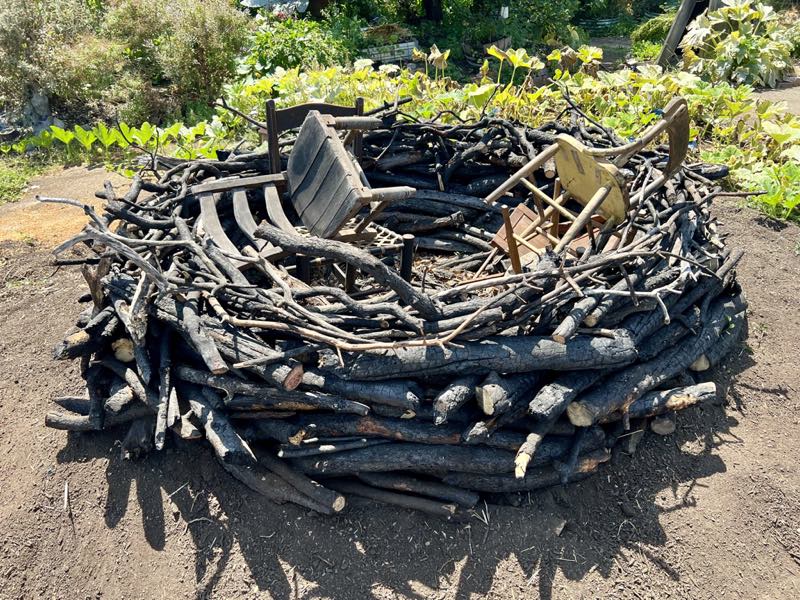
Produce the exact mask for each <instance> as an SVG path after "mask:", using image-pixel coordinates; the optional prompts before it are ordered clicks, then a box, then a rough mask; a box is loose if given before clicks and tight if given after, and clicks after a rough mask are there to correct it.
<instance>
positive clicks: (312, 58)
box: [239, 16, 351, 77]
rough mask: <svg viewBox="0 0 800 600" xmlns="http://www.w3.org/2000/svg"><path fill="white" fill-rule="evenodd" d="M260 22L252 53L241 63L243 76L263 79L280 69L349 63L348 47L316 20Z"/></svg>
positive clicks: (260, 19)
mask: <svg viewBox="0 0 800 600" xmlns="http://www.w3.org/2000/svg"><path fill="white" fill-rule="evenodd" d="M257 20H258V29H257V30H256V32H255V33H254V35H253V37H252V39H251V41H250V50H249V51H248V54H247V55H246V56H245V57H244V58H243V59H242V61H241V63H240V67H239V73H240V74H241V75H249V76H252V77H260V76H263V75H267V74H269V73H272V72H273V71H274V70H275V69H277V68H278V67H281V68H284V69H292V68H295V67H300V68H304V69H305V68H310V67H314V66H330V65H334V64H346V63H347V62H348V61H349V60H350V58H351V57H350V51H349V50H348V48H347V46H346V45H345V44H344V43H343V42H342V41H341V40H340V39H339V38H337V37H335V36H334V35H333V34H332V33H331V31H330V30H328V29H325V28H323V27H322V26H321V25H320V24H319V23H318V22H316V21H311V20H308V19H296V18H289V19H284V20H279V19H276V18H274V17H271V16H260V17H258V18H257Z"/></svg>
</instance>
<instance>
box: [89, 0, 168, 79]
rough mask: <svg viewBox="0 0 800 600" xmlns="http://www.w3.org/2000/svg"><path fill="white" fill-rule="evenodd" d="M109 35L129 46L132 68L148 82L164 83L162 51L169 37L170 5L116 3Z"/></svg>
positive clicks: (147, 0) (154, 0)
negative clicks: (166, 37)
mask: <svg viewBox="0 0 800 600" xmlns="http://www.w3.org/2000/svg"><path fill="white" fill-rule="evenodd" d="M103 28H104V32H105V34H106V35H107V36H108V37H110V38H111V39H114V40H117V41H119V42H120V43H122V44H123V45H124V47H125V54H126V58H127V60H128V62H129V63H130V65H131V67H132V68H133V69H134V70H135V71H136V72H138V73H141V74H142V75H143V76H144V77H145V78H146V79H147V80H148V81H152V82H162V81H163V80H164V78H165V75H164V68H163V66H162V65H161V64H160V62H159V55H158V48H159V46H160V45H161V40H162V39H163V38H164V37H165V36H167V35H168V34H169V31H170V23H169V21H168V13H167V10H166V3H165V2H163V1H161V0H116V1H115V2H114V3H113V4H112V5H111V6H110V7H109V10H108V13H107V15H106V18H105V21H104V24H103Z"/></svg>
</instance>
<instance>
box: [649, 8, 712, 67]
mask: <svg viewBox="0 0 800 600" xmlns="http://www.w3.org/2000/svg"><path fill="white" fill-rule="evenodd" d="M697 4H698V0H682V2H681V5H680V7H679V8H678V14H676V15H675V20H674V21H673V22H672V27H670V28H669V33H667V39H666V40H664V45H663V46H662V47H661V53H660V54H659V55H658V61H657V62H658V64H659V65H661V66H662V67H667V66H668V65H669V64H670V63H672V62H674V61H675V58H676V57H677V50H678V45H679V44H680V43H681V40H682V39H683V34H684V33H686V26H687V25H688V24H689V21H691V20H692V15H693V14H695V12H696V11H695V8H696V5H697ZM702 4H703V5H706V4H707V3H706V2H702Z"/></svg>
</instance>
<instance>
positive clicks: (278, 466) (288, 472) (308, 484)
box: [258, 452, 346, 513]
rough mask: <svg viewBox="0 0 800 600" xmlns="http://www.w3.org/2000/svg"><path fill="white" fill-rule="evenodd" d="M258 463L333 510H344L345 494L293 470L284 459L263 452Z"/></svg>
mask: <svg viewBox="0 0 800 600" xmlns="http://www.w3.org/2000/svg"><path fill="white" fill-rule="evenodd" d="M258 464H259V465H261V466H263V467H266V468H267V469H269V470H270V471H272V472H273V473H275V474H276V475H277V476H278V477H280V478H281V479H283V480H284V481H285V482H287V483H288V484H289V485H291V486H292V487H293V488H295V489H296V490H297V491H298V492H300V493H302V494H305V495H306V496H308V497H309V498H311V499H312V500H314V501H315V502H318V503H319V504H321V505H323V506H325V507H327V508H329V509H330V511H331V512H334V513H336V512H341V511H342V510H344V507H345V504H346V501H345V499H344V496H342V495H341V494H337V493H336V492H334V491H333V490H329V489H327V488H325V487H324V486H322V485H320V484H319V483H317V482H316V481H314V480H312V479H309V478H308V477H306V476H305V475H303V474H302V473H298V472H297V471H293V470H292V469H291V468H290V467H289V466H288V465H287V464H286V463H285V462H284V461H282V460H279V459H277V458H275V457H274V456H271V455H270V454H267V453H263V452H262V453H260V454H259V456H258Z"/></svg>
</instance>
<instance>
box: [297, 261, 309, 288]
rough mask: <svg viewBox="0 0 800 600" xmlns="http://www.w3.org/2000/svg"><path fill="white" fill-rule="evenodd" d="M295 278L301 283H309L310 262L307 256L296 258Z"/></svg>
mask: <svg viewBox="0 0 800 600" xmlns="http://www.w3.org/2000/svg"><path fill="white" fill-rule="evenodd" d="M297 278H298V279H299V280H300V281H302V282H303V283H309V282H310V281H311V260H310V259H309V258H308V257H307V256H302V255H298V256H297Z"/></svg>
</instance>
